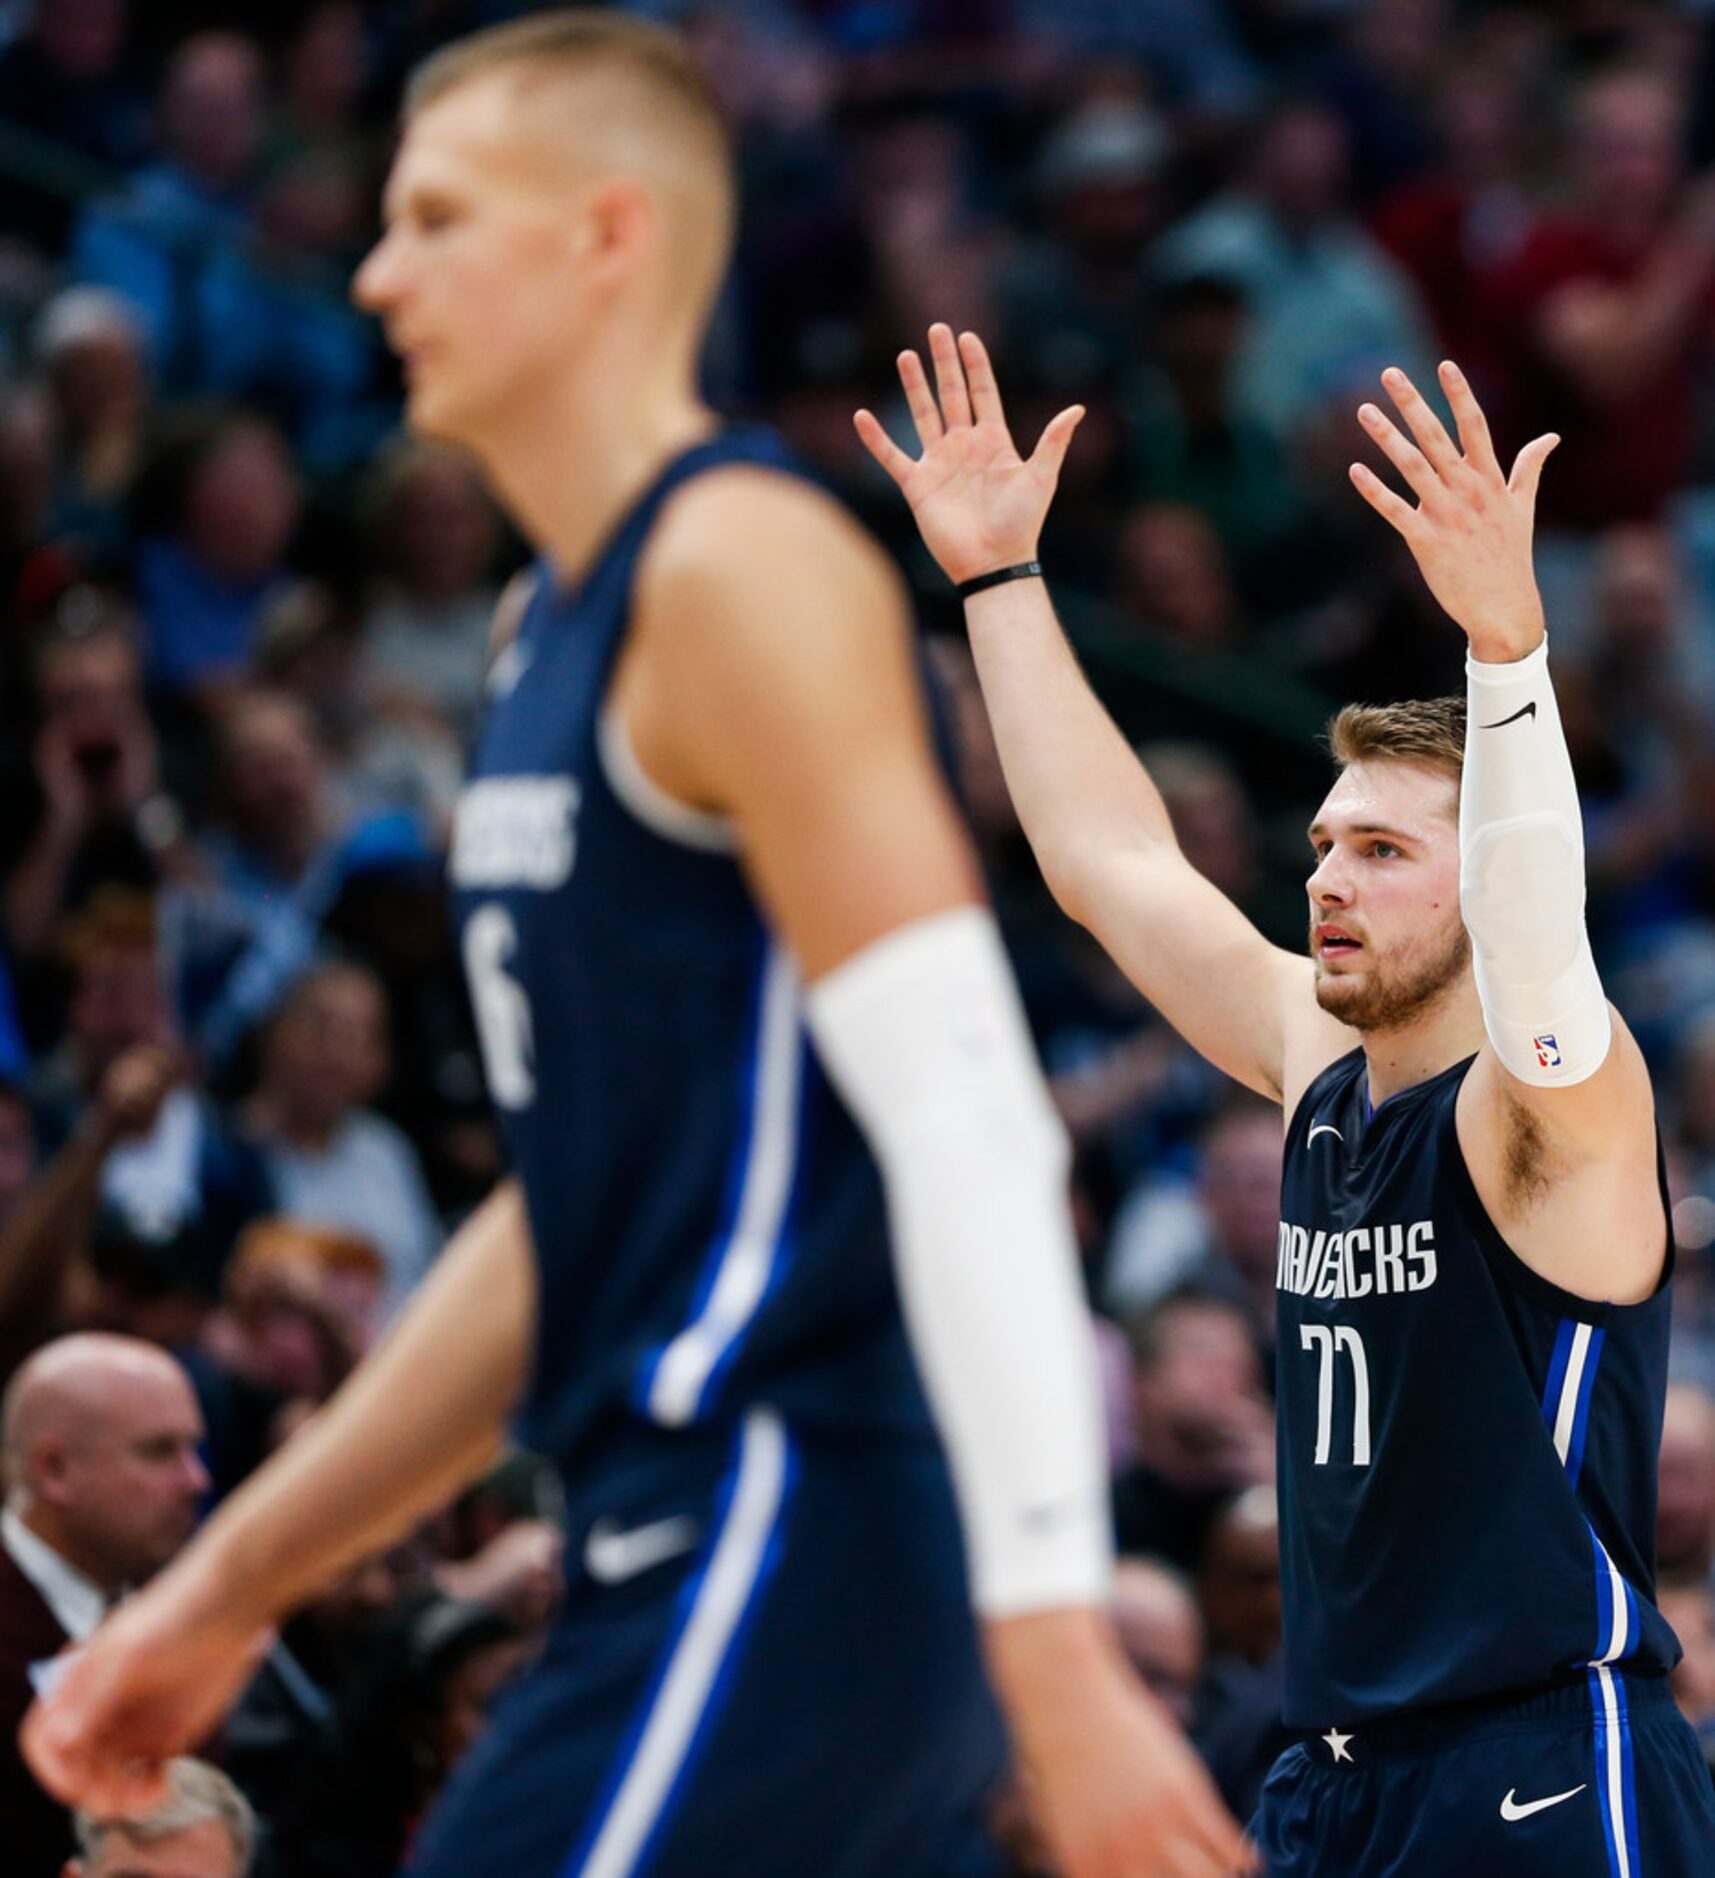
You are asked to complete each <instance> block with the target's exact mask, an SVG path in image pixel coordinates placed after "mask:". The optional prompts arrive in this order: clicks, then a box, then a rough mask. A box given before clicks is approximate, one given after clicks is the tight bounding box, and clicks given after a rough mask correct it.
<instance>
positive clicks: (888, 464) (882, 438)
mask: <svg viewBox="0 0 1715 1878" xmlns="http://www.w3.org/2000/svg"><path fill="white" fill-rule="evenodd" d="M852 425H853V428H854V429H855V430H856V431H857V434H858V436H859V437H860V438H861V439H862V441H863V447H864V448H865V449H866V450H867V451H868V452H869V453H870V455H871V456H872V457H874V458H875V460H876V462H878V463H879V464H880V465H881V467H882V468H883V469H884V470H886V471H887V473H888V475H889V476H891V477H892V478H893V480H894V481H895V482H896V483H897V484H898V485H899V486H900V488H901V489H903V488H904V487H905V479H906V477H907V476H909V475H910V474H911V471H912V468H913V466H914V459H913V458H911V457H908V456H907V455H906V454H905V452H904V451H903V450H901V449H900V447H899V445H898V444H896V443H895V442H894V441H893V439H892V438H891V437H890V436H888V434H887V432H886V431H885V430H883V429H882V427H881V424H880V421H879V420H878V419H877V417H876V415H875V413H874V412H873V411H855V412H853V414H852Z"/></svg>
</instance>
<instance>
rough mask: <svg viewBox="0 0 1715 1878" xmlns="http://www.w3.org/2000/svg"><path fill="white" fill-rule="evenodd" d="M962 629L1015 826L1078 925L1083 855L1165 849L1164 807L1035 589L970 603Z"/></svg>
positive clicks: (1168, 836) (1168, 826)
mask: <svg viewBox="0 0 1715 1878" xmlns="http://www.w3.org/2000/svg"><path fill="white" fill-rule="evenodd" d="M965 621H966V624H967V626H968V628H969V630H970V639H971V651H972V654H973V656H974V657H975V659H976V666H977V674H978V677H979V678H980V679H981V681H982V689H983V698H984V701H985V703H986V704H987V706H988V713H989V718H990V721H991V722H992V724H993V725H994V734H995V743H996V745H997V747H998V749H999V751H1000V760H1001V766H1002V768H1003V770H1004V771H1005V774H1006V783H1007V788H1008V790H1009V791H1010V792H1011V795H1012V799H1013V803H1014V805H1015V806H1016V807H1017V810H1018V816H1019V821H1020V822H1021V823H1022V825H1023V828H1024V832H1025V835H1026V836H1027V837H1028V839H1029V841H1030V845H1031V847H1032V849H1033V850H1034V851H1035V854H1036V859H1037V862H1038V864H1039V865H1040V867H1041V869H1042V872H1043V876H1044V878H1045V879H1046V880H1047V881H1048V884H1049V886H1050V888H1051V889H1052V890H1053V892H1054V894H1055V896H1056V897H1057V898H1058V899H1059V900H1060V902H1061V904H1062V905H1063V906H1065V907H1066V909H1067V911H1069V912H1071V913H1072V914H1073V915H1074V917H1077V916H1078V910H1079V906H1080V905H1081V904H1082V903H1083V901H1084V899H1085V891H1086V887H1085V883H1086V877H1087V874H1088V871H1089V869H1090V867H1091V865H1092V859H1093V858H1094V860H1095V862H1096V864H1097V865H1099V857H1100V856H1101V855H1102V854H1104V853H1111V852H1112V851H1113V850H1115V849H1116V848H1120V847H1129V848H1138V847H1148V846H1150V845H1153V844H1172V843H1173V841H1174V835H1173V825H1172V822H1171V821H1170V820H1169V818H1168V814H1167V808H1166V805H1165V804H1164V803H1163V801H1162V799H1161V796H1160V793H1159V792H1158V791H1157V789H1156V787H1155V785H1154V784H1153V783H1152V782H1151V781H1150V779H1149V776H1148V774H1147V773H1146V772H1145V770H1144V767H1143V765H1142V764H1141V763H1140V762H1139V761H1138V760H1137V757H1136V755H1135V754H1134V753H1133V751H1132V750H1131V748H1130V746H1129V745H1128V744H1127V743H1126V741H1125V739H1124V737H1122V736H1121V735H1120V733H1119V730H1118V728H1117V727H1116V726H1115V724H1114V721H1113V719H1112V718H1111V717H1109V716H1108V714H1107V711H1106V710H1105V709H1104V708H1103V706H1102V703H1101V700H1100V699H1099V698H1097V696H1096V694H1095V692H1094V691H1092V690H1091V688H1090V684H1089V681H1088V680H1087V679H1086V678H1085V676H1084V674H1083V672H1082V671H1081V670H1080V669H1079V666H1078V661H1077V659H1076V657H1075V656H1074V654H1073V652H1072V648H1071V646H1070V644H1069V643H1068V642H1067V639H1066V635H1065V633H1064V631H1063V630H1062V629H1061V626H1060V622H1059V620H1058V619H1057V618H1056V617H1055V613H1054V607H1053V603H1052V601H1051V600H1050V598H1049V594H1048V589H1047V586H1046V584H1045V583H1044V582H1042V581H1040V580H1019V581H1011V582H1008V583H1007V584H1006V585H1005V586H1001V587H993V588H990V589H989V590H988V591H986V592H984V593H979V594H976V595H974V596H973V597H972V598H971V599H970V600H969V601H967V602H966V605H965Z"/></svg>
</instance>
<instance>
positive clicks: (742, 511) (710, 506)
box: [633, 462, 910, 710]
mask: <svg viewBox="0 0 1715 1878" xmlns="http://www.w3.org/2000/svg"><path fill="white" fill-rule="evenodd" d="M633 625H634V631H635V637H636V642H637V646H638V649H639V651H640V652H641V654H642V655H643V657H644V659H645V661H646V662H647V661H648V660H649V657H650V653H651V651H655V652H659V653H661V654H663V655H664V656H665V659H666V662H667V664H668V665H669V666H671V667H672V668H673V670H674V671H675V672H676V673H677V674H678V675H679V677H680V679H681V680H682V681H687V682H690V683H693V684H696V685H698V686H702V687H709V688H712V689H710V690H709V692H708V695H710V696H715V695H721V694H725V695H730V693H731V691H732V690H733V689H734V688H735V687H742V686H744V685H745V684H747V683H754V684H755V685H757V686H758V687H759V688H760V689H761V690H763V691H765V692H766V693H767V694H768V695H769V696H770V697H772V698H773V699H775V700H777V701H778V700H781V699H783V698H785V697H788V696H790V695H792V694H794V693H797V692H801V691H804V690H810V689H813V690H817V691H819V692H821V693H823V694H824V696H823V702H822V707H821V708H823V709H824V710H828V709H831V708H832V703H831V697H830V695H829V694H831V693H833V692H836V691H838V690H839V689H840V688H842V687H848V686H849V687H851V688H852V691H853V693H854V695H853V696H852V699H851V702H853V703H854V704H855V703H856V702H857V696H858V695H861V694H862V693H863V692H865V691H866V690H869V689H871V688H873V687H874V686H876V685H881V684H886V683H889V682H890V681H889V680H888V679H887V678H886V677H884V672H885V670H886V668H887V667H889V666H892V665H897V664H899V663H900V658H901V656H902V655H903V652H904V648H905V646H906V645H907V643H908V641H909V637H910V634H909V625H910V607H909V603H908V601H907V598H906V593H905V586H904V582H903V581H902V579H901V578H900V575H899V573H898V571H897V569H896V568H895V567H894V565H893V563H892V561H891V560H890V559H889V558H888V556H887V555H886V554H885V553H884V552H883V550H882V548H881V547H880V545H879V543H877V542H876V541H875V540H874V538H873V537H872V536H871V535H870V534H869V532H868V530H866V529H865V528H864V527H863V526H862V524H861V523H859V522H858V521H857V519H856V518H855V517H854V516H853V515H852V514H851V512H850V511H849V510H848V509H847V508H846V507H845V506H844V505H843V504H842V503H841V502H840V501H839V500H838V499H837V498H836V497H835V496H833V495H831V494H829V493H828V492H827V491H826V490H823V489H821V488H820V487H818V486H817V485H816V484H815V483H813V482H811V481H810V480H809V479H808V478H806V477H804V476H802V475H795V474H793V473H792V472H791V471H790V470H785V469H781V468H777V467H774V466H771V465H766V464H758V463H750V462H735V463H731V464H721V465H719V466H717V467H715V468H712V469H708V470H705V471H704V472H703V473H702V474H701V475H699V476H697V477H695V478H694V479H693V480H691V481H690V482H688V483H686V484H685V485H684V486H683V487H682V488H680V489H678V490H676V491H675V492H674V494H673V496H672V497H671V499H670V500H669V501H668V503H667V504H666V505H665V507H664V508H663V510H662V513H661V516H660V518H659V520H658V522H657V523H656V526H655V529H654V531H653V533H652V535H651V539H650V542H649V545H648V547H647V549H646V550H645V552H644V556H643V559H642V561H641V562H640V564H639V568H638V575H637V582H636V587H635V589H634V593H633ZM883 646H891V647H892V648H893V656H891V657H883V658H882V659H880V660H879V661H878V659H877V653H878V651H879V650H880V648H881V647H883ZM758 702H759V703H760V700H759V701H758Z"/></svg>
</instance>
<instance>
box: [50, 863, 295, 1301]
mask: <svg viewBox="0 0 1715 1878" xmlns="http://www.w3.org/2000/svg"><path fill="white" fill-rule="evenodd" d="M62 953H63V956H64V958H65V960H66V963H67V964H68V965H69V967H70V969H71V973H72V995H71V1012H70V1021H69V1024H68V1027H67V1031H66V1036H65V1040H64V1042H63V1043H62V1044H61V1046H60V1047H59V1049H58V1050H57V1051H55V1052H54V1053H53V1055H51V1056H49V1057H47V1058H45V1059H44V1060H43V1061H42V1062H41V1064H40V1066H39V1068H38V1071H37V1074H36V1076H35V1078H34V1080H33V1086H32V1094H33V1095H34V1097H35V1099H36V1102H37V1106H38V1115H39V1117H40V1119H41V1123H42V1128H43V1135H44V1138H45V1139H46V1141H47V1142H48V1143H49V1145H50V1146H52V1147H56V1148H57V1147H58V1146H59V1144H60V1143H61V1142H62V1141H64V1140H66V1139H67V1138H68V1137H69V1136H70V1135H71V1134H72V1132H73V1130H74V1129H75V1128H76V1127H77V1126H78V1125H79V1123H80V1122H81V1121H82V1120H83V1118H84V1117H85V1116H87V1115H88V1114H89V1113H90V1111H91V1110H92V1109H96V1108H98V1106H99V1104H100V1102H101V1100H102V1091H103V1089H104V1086H105V1079H106V1078H107V1076H108V1073H109V1071H110V1070H112V1069H113V1068H114V1066H115V1065H116V1064H117V1063H118V1062H119V1061H120V1059H121V1058H122V1057H124V1056H126V1055H127V1054H128V1053H130V1052H132V1051H134V1050H137V1049H139V1048H143V1047H147V1048H150V1049H153V1050H156V1051H160V1052H164V1053H166V1055H167V1056H169V1057H171V1058H172V1059H173V1062H174V1067H175V1071H176V1073H177V1074H178V1076H179V1080H178V1081H177V1082H176V1083H175V1085H174V1087H173V1088H172V1089H171V1090H170V1091H169V1092H168V1093H167V1095H166V1097H165V1099H164V1100H162V1101H161V1103H160V1106H159V1110H158V1112H157V1113H156V1115H155V1119H154V1124H153V1126H152V1127H150V1128H149V1129H148V1130H147V1132H143V1133H138V1134H135V1135H134V1136H133V1137H132V1138H130V1139H128V1140H126V1141H124V1142H122V1143H121V1144H119V1145H117V1146H115V1147H113V1148H112V1150H111V1151H110V1152H109V1153H108V1154H107V1155H106V1158H105V1160H104V1162H103V1164H102V1171H101V1195H102V1199H103V1200H104V1202H106V1203H107V1204H109V1205H111V1206H112V1207H114V1208H115V1209H116V1210H117V1211H118V1212H119V1213H121V1214H122V1215H123V1216H124V1217H125V1218H126V1219H128V1220H129V1221H130V1222H131V1224H132V1225H133V1227H135V1228H136V1229H137V1230H138V1231H139V1232H141V1233H142V1234H143V1235H144V1236H145V1237H151V1238H154V1239H156V1240H158V1241H163V1242H164V1241H166V1240H169V1239H172V1238H174V1237H175V1236H177V1235H179V1234H181V1233H183V1234H185V1235H186V1237H185V1239H184V1241H183V1243H184V1245H185V1249H186V1256H187V1257H190V1258H193V1259H194V1261H195V1263H196V1266H197V1269H198V1271H199V1272H200V1273H201V1275H202V1276H203V1278H204V1280H205V1282H206V1283H207V1284H208V1285H209V1286H210V1287H211V1288H212V1286H213V1285H214V1284H215V1283H217V1282H218V1274H219V1271H220V1267H221V1265H222V1263H223V1262H224V1260H225V1258H226V1255H227V1253H228V1252H229V1251H230V1249H231V1246H232V1242H233V1240H234V1238H235V1237H236V1236H237V1234H238V1232H239V1230H240V1229H241V1228H242V1227H243V1226H244V1224H245V1223H246V1222H247V1221H248V1220H251V1219H253V1218H255V1217H256V1216H257V1215H258V1214H259V1213H263V1212H266V1211H268V1210H269V1205H270V1199H271V1189H270V1186H269V1182H268V1176H267V1170H266V1167H265V1165H264V1163H263V1160H262V1157H261V1156H260V1155H259V1154H258V1152H257V1150H256V1149H255V1148H254V1147H252V1146H250V1145H249V1144H248V1143H246V1142H245V1141H243V1140H242V1139H240V1138H239V1137H238V1136H237V1135H236V1134H235V1133H234V1132H233V1130H232V1129H231V1128H230V1127H229V1126H228V1125H227V1122H226V1119H225V1117H224V1116H223V1115H222V1113H221V1111H220V1110H219V1108H218V1107H217V1106H216V1105H215V1104H214V1102H212V1101H211V1100H210V1099H209V1097H208V1096H207V1094H206V1093H205V1092H203V1091H202V1090H201V1089H199V1088H198V1087H197V1086H196V1085H195V1084H194V1082H192V1081H190V1080H187V1079H186V1078H185V1074H184V1069H185V1065H184V1060H183V1051H182V1045H181V1043H180V1039H179V1035H178V1026H177V1021H176V1018H175V1016H174V1013H173V1010H172V1007H171V1004H170V1001H169V999H168V996H167V990H166V985H165V983H164V973H163V968H162V958H161V950H160V944H159V939H158V928H157V921H156V915H155V908H154V905H153V903H152V902H151V901H150V900H149V899H148V898H147V897H146V896H144V895H141V894H137V893H135V892H132V891H129V890H127V889H125V888H119V887H104V888H102V889H100V890H99V891H98V892H97V893H96V894H95V895H94V896H93V897H92V898H91V900H90V902H89V905H88V907H87V908H85V910H84V911H83V912H82V913H80V914H78V915H77V916H76V917H75V918H74V919H73V920H72V921H71V922H70V923H69V924H68V926H67V927H66V929H65V932H64V935H63V939H62Z"/></svg>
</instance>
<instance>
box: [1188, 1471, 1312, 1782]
mask: <svg viewBox="0 0 1715 1878" xmlns="http://www.w3.org/2000/svg"><path fill="white" fill-rule="evenodd" d="M1197 1600H1198V1603H1199V1605H1200V1607H1201V1609H1202V1612H1203V1621H1204V1623H1205V1625H1206V1626H1207V1628H1208V1637H1209V1654H1208V1661H1207V1664H1206V1667H1205V1670H1204V1675H1203V1681H1202V1684H1201V1686H1200V1687H1199V1688H1198V1690H1197V1702H1196V1713H1197V1720H1196V1727H1195V1730H1194V1732H1193V1739H1194V1740H1195V1742H1196V1744H1197V1747H1198V1749H1199V1751H1200V1752H1201V1753H1202V1755H1203V1757H1204V1759H1205V1760H1206V1761H1207V1763H1208V1765H1209V1771H1210V1772H1211V1773H1212V1774H1213V1775H1214V1777H1215V1783H1216V1785H1217V1786H1218V1787H1219V1788H1220V1790H1221V1795H1222V1797H1223V1798H1224V1799H1225V1800H1226V1802H1227V1804H1228V1805H1229V1806H1230V1807H1231V1808H1232V1809H1233V1811H1234V1813H1235V1814H1236V1815H1237V1816H1238V1817H1240V1818H1242V1819H1248V1818H1249V1817H1250V1816H1251V1814H1252V1813H1254V1812H1255V1810H1256V1805H1257V1800H1258V1797H1259V1796H1260V1794H1261V1792H1262V1783H1263V1781H1264V1780H1265V1779H1266V1778H1267V1776H1268V1771H1269V1769H1270V1768H1271V1767H1272V1766H1273V1765H1274V1763H1275V1761H1276V1760H1278V1759H1279V1757H1280V1756H1281V1755H1282V1754H1283V1753H1284V1752H1285V1751H1286V1749H1287V1748H1289V1747H1290V1746H1291V1745H1292V1743H1293V1741H1294V1740H1295V1739H1296V1736H1294V1735H1293V1734H1291V1733H1290V1732H1289V1731H1288V1729H1287V1727H1286V1725H1285V1723H1284V1722H1283V1721H1282V1719H1281V1703H1282V1699H1283V1695H1284V1684H1283V1681H1282V1675H1281V1664H1280V1516H1279V1508H1278V1506H1277V1504H1276V1501H1275V1495H1274V1489H1273V1488H1272V1487H1251V1488H1249V1489H1248V1490H1247V1491H1246V1492H1244V1493H1241V1494H1239V1495H1238V1496H1237V1498H1236V1499H1234V1500H1232V1501H1231V1502H1230V1503H1229V1504H1228V1505H1227V1506H1225V1507H1224V1508H1223V1509H1222V1510H1221V1513H1220V1516H1219V1517H1218V1518H1217V1519H1216V1521H1215V1523H1214V1526H1213V1527H1212V1528H1211V1530H1210V1533H1209V1542H1208V1545H1207V1546H1206V1547H1205V1548H1204V1552H1203V1562H1202V1566H1201V1569H1200V1570H1199V1572H1198V1574H1197Z"/></svg>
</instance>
